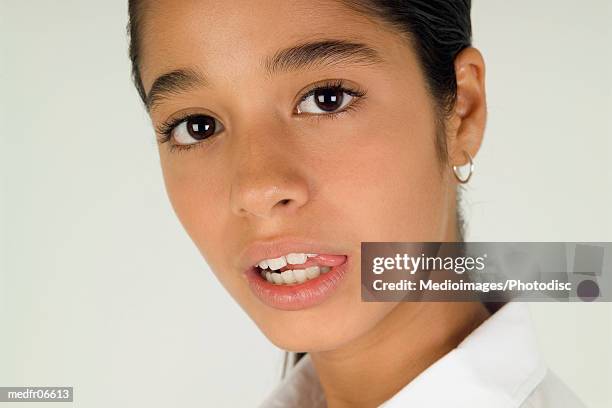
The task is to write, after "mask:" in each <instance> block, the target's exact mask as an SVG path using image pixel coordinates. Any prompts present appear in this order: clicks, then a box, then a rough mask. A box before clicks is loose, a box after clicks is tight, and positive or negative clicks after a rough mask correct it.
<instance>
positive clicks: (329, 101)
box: [314, 88, 344, 112]
mask: <svg viewBox="0 0 612 408" xmlns="http://www.w3.org/2000/svg"><path fill="white" fill-rule="evenodd" d="M343 94H344V92H343V91H342V89H339V88H320V89H317V90H315V92H314V98H315V103H316V104H317V106H318V107H319V109H321V110H324V111H327V112H332V111H335V110H338V108H340V106H342V95H343Z"/></svg>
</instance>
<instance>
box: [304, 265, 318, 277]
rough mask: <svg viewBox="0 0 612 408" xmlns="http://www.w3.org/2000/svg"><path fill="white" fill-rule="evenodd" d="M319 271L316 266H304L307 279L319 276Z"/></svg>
mask: <svg viewBox="0 0 612 408" xmlns="http://www.w3.org/2000/svg"><path fill="white" fill-rule="evenodd" d="M320 273H321V271H320V270H319V267H318V266H311V267H309V268H306V277H308V279H314V278H316V277H317V276H319V274H320Z"/></svg>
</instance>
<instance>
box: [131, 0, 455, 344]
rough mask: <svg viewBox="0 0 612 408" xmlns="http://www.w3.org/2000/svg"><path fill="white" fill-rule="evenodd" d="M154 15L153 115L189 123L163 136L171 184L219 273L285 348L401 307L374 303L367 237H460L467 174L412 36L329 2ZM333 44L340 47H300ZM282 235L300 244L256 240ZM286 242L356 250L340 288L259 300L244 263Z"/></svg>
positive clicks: (166, 9)
mask: <svg viewBox="0 0 612 408" xmlns="http://www.w3.org/2000/svg"><path fill="white" fill-rule="evenodd" d="M141 17H142V19H143V20H142V21H143V24H144V25H143V26H142V32H141V46H142V49H141V65H140V72H141V76H142V80H143V84H144V89H145V90H146V92H147V95H148V96H149V100H150V102H151V103H150V115H151V118H152V121H153V124H154V126H155V127H156V128H157V129H161V130H169V128H171V127H172V126H165V125H164V124H173V123H174V124H176V123H178V125H177V126H176V127H175V128H174V130H173V131H172V133H171V135H170V136H171V137H170V140H168V141H166V142H165V143H161V144H160V146H159V153H160V157H161V164H162V168H163V174H164V180H165V184H166V188H167V191H168V195H169V198H170V200H171V203H172V205H173V207H174V210H175V211H176V214H177V216H178V218H179V219H180V221H181V223H182V225H183V226H184V227H185V229H186V231H187V232H188V234H189V235H190V237H191V239H192V240H193V241H194V242H195V244H196V245H197V247H198V248H199V250H200V252H201V253H202V255H203V256H204V257H205V259H206V261H207V262H208V264H209V265H210V267H211V269H212V270H213V271H214V273H215V275H216V276H217V278H218V279H219V280H220V282H221V283H222V284H223V286H224V287H225V288H226V289H227V290H228V291H229V293H230V294H231V295H232V296H233V297H234V298H235V299H236V301H237V302H238V303H239V304H240V305H241V307H242V308H243V309H244V310H245V311H246V312H247V313H248V314H249V315H250V317H251V318H252V319H253V320H254V321H255V322H256V324H257V325H258V326H259V327H260V329H261V330H262V331H263V332H264V333H265V334H266V335H267V337H268V338H269V339H270V340H271V341H272V342H273V343H274V344H276V345H277V346H279V347H281V348H284V349H287V350H295V351H318V350H329V349H334V348H337V347H339V346H340V345H342V344H345V343H347V342H349V341H350V340H352V339H356V338H358V337H359V336H361V335H362V334H364V333H366V332H367V331H368V330H369V329H370V328H372V327H373V326H374V325H375V324H376V323H378V322H380V321H381V320H382V319H383V318H384V317H385V316H386V315H388V314H389V313H390V311H391V310H392V309H393V308H394V307H395V306H396V304H394V303H366V302H362V301H361V297H360V293H361V292H360V258H359V255H360V244H361V242H362V241H451V240H453V239H455V238H456V236H455V223H456V220H455V217H454V213H455V204H454V203H455V193H454V189H455V183H454V181H453V180H452V177H449V175H451V174H452V173H450V170H448V168H447V167H441V164H440V161H439V159H438V156H437V154H436V147H435V138H436V131H437V129H436V125H435V123H436V120H435V118H436V117H435V113H434V105H433V100H432V98H431V97H430V95H429V94H428V92H427V90H426V84H425V78H424V76H423V73H422V72H421V71H420V68H419V65H418V60H417V56H416V54H415V53H414V51H413V49H412V47H411V46H410V45H409V43H408V42H407V41H406V40H404V39H403V38H402V37H401V35H400V34H399V33H398V32H395V31H393V30H391V29H389V28H387V27H386V26H384V25H382V24H381V22H378V21H374V20H373V19H371V18H369V17H367V16H365V15H361V14H357V13H355V12H354V11H351V10H350V9H348V8H346V7H345V6H344V5H342V4H341V2H338V1H331V0H314V1H308V2H304V1H297V0H296V1H293V0H291V1H288V0H269V1H265V2H257V6H256V7H255V6H253V2H251V1H247V0H232V1H229V0H227V1H222V2H221V1H206V0H191V1H180V2H179V1H170V0H158V1H154V2H148V4H147V3H145V7H144V10H143V12H142V13H141ZM320 41H328V42H329V41H336V42H337V43H335V44H334V43H322V44H319V45H318V46H305V47H301V48H296V49H293V50H289V51H287V49H291V48H292V47H299V46H300V45H304V44H306V43H313V44H314V43H317V42H320ZM283 50H285V51H283ZM178 70H182V71H181V73H180V74H177V73H175V74H174V75H171V76H167V77H165V81H164V80H162V81H159V78H160V77H161V76H162V75H165V74H168V73H171V72H174V71H178ZM156 81H157V84H156V85H155V95H151V88H152V87H153V84H154V82H156ZM334 87H335V88H334ZM316 88H322V89H320V90H319V91H317V92H315V93H314V94H312V93H310V94H309V91H312V90H313V89H316ZM186 115H193V116H192V118H191V119H190V120H188V121H186V122H185V121H183V122H181V120H182V119H183V118H184V117H185V116H186ZM158 137H159V138H162V139H163V138H164V137H165V136H164V135H163V134H159V133H158ZM275 240H281V241H282V242H284V243H287V242H288V243H289V244H290V246H283V244H282V242H281V244H280V245H279V246H274V245H273V246H272V247H271V249H269V251H268V252H266V251H265V250H264V251H263V252H257V251H256V252H253V250H255V249H256V248H255V247H252V245H253V244H264V249H265V248H268V247H266V246H265V244H266V243H269V242H270V241H275ZM291 245H294V246H291ZM254 248H255V249H254ZM257 248H259V247H257ZM275 250H278V251H280V253H281V254H284V253H288V252H303V253H319V254H333V255H345V256H346V257H347V258H346V262H345V265H344V266H343V268H344V270H345V272H346V273H345V275H344V276H343V277H342V279H340V281H339V282H338V284H337V285H336V286H335V287H334V288H333V290H331V291H328V292H325V290H324V289H325V288H323V289H321V288H319V287H317V286H316V285H314V286H312V287H314V288H315V289H314V292H316V291H318V290H319V289H321V293H323V292H325V293H324V296H322V295H321V293H319V294H318V295H316V294H315V295H314V297H313V299H314V300H313V301H308V299H306V302H302V303H300V302H298V303H289V304H284V303H283V304H282V305H281V303H282V302H280V303H278V304H275V303H274V302H271V301H269V300H268V301H266V300H262V299H261V298H260V297H259V296H258V295H256V293H255V292H256V291H255V292H254V291H253V290H252V288H251V284H250V283H249V279H247V278H246V274H245V271H246V270H247V269H250V266H252V265H254V264H255V263H257V262H259V261H260V260H262V259H265V258H271V257H273V255H278V252H274V251H275ZM268 255H270V256H268ZM332 272H333V270H332V271H330V272H328V273H332ZM322 276H324V275H321V277H322ZM256 278H258V279H261V282H259V287H260V288H261V285H266V284H267V285H272V284H270V283H267V281H265V280H264V279H263V278H261V277H259V275H258V276H257V277H256ZM251 279H253V276H252V275H251ZM313 281H314V280H313ZM309 282H310V281H307V282H306V284H308V283H309ZM311 285H312V283H311ZM294 289H296V291H297V292H294V294H295V293H298V297H299V291H300V288H299V287H297V286H294ZM283 293H284V292H283ZM312 293H313V291H312V290H311V291H310V292H308V295H307V296H306V297H308V296H310V295H311V294H312ZM203 295H204V296H206V294H203ZM317 296H319V297H317ZM281 297H282V296H281ZM281 300H282V299H281ZM302 300H304V298H302ZM311 300H312V299H311ZM283 305H284V306H283Z"/></svg>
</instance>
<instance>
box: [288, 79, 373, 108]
mask: <svg viewBox="0 0 612 408" xmlns="http://www.w3.org/2000/svg"><path fill="white" fill-rule="evenodd" d="M363 94H364V93H363V92H359V91H353V90H350V89H347V88H345V87H344V86H342V85H341V84H335V85H327V86H321V87H318V88H315V89H313V90H311V91H309V92H308V93H307V94H306V95H304V96H303V97H302V99H301V101H300V103H299V104H298V105H297V107H296V112H297V113H298V114H301V113H310V114H329V113H333V112H336V111H341V110H342V109H344V108H345V107H346V106H347V105H349V104H350V103H351V102H353V100H354V99H356V98H358V97H360V96H363Z"/></svg>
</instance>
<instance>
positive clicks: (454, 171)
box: [453, 150, 474, 184]
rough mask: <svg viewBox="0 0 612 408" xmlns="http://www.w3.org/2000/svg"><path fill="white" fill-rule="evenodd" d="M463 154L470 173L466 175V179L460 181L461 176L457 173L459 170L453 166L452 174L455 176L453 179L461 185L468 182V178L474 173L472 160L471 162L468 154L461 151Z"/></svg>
mask: <svg viewBox="0 0 612 408" xmlns="http://www.w3.org/2000/svg"><path fill="white" fill-rule="evenodd" d="M463 154H464V155H465V157H466V158H467V159H468V161H469V164H470V172H469V173H468V175H467V177H466V178H464V179H462V178H461V175H460V173H459V170H458V169H459V168H458V167H457V165H453V174H454V175H455V178H456V179H457V180H458V181H459V182H460V183H461V184H465V183H467V182H468V181H469V180H470V177H472V174H473V173H474V160H472V156H470V154H469V153H468V152H466V151H465V150H464V151H463Z"/></svg>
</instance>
